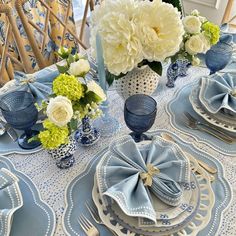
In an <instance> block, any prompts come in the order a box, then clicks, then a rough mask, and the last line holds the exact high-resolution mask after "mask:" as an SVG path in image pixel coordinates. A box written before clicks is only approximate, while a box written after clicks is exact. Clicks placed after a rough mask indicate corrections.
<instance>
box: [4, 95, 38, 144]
mask: <svg viewBox="0 0 236 236" xmlns="http://www.w3.org/2000/svg"><path fill="white" fill-rule="evenodd" d="M34 103H35V99H34V97H33V95H32V94H31V93H29V92H26V91H14V92H11V93H8V94H6V95H4V96H3V97H2V98H1V101H0V109H1V111H2V115H3V117H4V118H5V120H6V122H7V123H8V124H9V125H10V126H12V127H13V128H14V129H18V130H24V133H23V134H22V135H21V136H20V137H19V138H18V144H19V146H20V147H21V148H23V149H33V148H36V147H38V146H39V145H40V142H38V141H32V142H29V139H30V138H32V137H33V136H35V135H37V134H38V131H35V130H31V127H32V126H33V125H34V124H35V123H36V121H37V119H38V110H37V109H36V107H35V105H34Z"/></svg>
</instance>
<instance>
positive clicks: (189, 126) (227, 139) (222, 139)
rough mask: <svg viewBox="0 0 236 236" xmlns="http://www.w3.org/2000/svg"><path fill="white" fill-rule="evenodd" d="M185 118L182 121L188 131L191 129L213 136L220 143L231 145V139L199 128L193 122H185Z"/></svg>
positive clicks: (204, 128) (201, 127)
mask: <svg viewBox="0 0 236 236" xmlns="http://www.w3.org/2000/svg"><path fill="white" fill-rule="evenodd" d="M186 118H187V117H186V116H184V120H183V123H184V125H185V126H186V127H188V128H190V129H193V130H200V131H204V132H206V133H208V134H210V135H212V136H214V137H215V138H217V139H220V140H221V141H223V142H225V143H228V144H232V143H233V140H232V139H229V138H227V137H225V136H223V135H222V134H220V133H218V132H216V131H214V130H211V129H208V128H206V127H203V126H200V125H197V124H196V123H195V122H193V121H191V120H189V119H188V118H187V120H186Z"/></svg>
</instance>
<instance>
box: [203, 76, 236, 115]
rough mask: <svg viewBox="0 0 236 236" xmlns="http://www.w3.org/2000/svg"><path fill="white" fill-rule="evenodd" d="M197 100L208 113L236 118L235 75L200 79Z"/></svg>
mask: <svg viewBox="0 0 236 236" xmlns="http://www.w3.org/2000/svg"><path fill="white" fill-rule="evenodd" d="M199 100H200V102H201V104H202V105H203V107H204V108H205V109H206V110H207V111H208V112H210V113H213V114H216V113H218V112H220V111H221V112H226V113H229V114H230V115H233V116H236V73H235V74H233V73H231V74H230V73H225V74H214V75H212V76H209V77H202V78H201V80H200V92H199Z"/></svg>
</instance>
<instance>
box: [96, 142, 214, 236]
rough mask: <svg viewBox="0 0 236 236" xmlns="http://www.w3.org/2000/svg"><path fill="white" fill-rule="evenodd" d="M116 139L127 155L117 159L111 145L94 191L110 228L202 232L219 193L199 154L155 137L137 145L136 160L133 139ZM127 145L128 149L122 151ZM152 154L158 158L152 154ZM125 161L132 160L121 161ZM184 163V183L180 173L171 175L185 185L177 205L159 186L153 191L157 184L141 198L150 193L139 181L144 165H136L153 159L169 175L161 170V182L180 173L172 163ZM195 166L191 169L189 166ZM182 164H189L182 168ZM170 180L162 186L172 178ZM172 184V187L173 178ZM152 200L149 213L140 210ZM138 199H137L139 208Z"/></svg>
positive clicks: (155, 232) (140, 231) (119, 231)
mask: <svg viewBox="0 0 236 236" xmlns="http://www.w3.org/2000/svg"><path fill="white" fill-rule="evenodd" d="M117 142H118V143H115V146H118V147H119V148H120V150H126V151H122V152H120V154H122V155H123V156H120V157H118V156H117V152H116V153H115V152H114V149H115V148H114V147H110V148H109V150H108V151H107V152H106V154H105V155H103V157H102V159H101V160H100V161H99V164H98V165H97V168H96V173H95V176H94V187H93V192H92V197H93V200H94V202H95V204H96V206H97V208H98V211H99V215H100V217H101V219H102V221H103V222H104V224H105V225H106V226H107V227H109V228H110V229H111V230H113V231H115V232H116V233H117V234H118V235H120V236H123V235H151V236H156V235H158V236H159V235H171V234H174V233H177V234H178V233H181V235H197V234H198V232H199V231H201V230H202V229H204V228H205V227H206V226H207V224H208V223H209V221H210V219H211V211H212V209H213V206H214V204H215V197H214V192H213V190H212V187H211V181H210V179H209V175H208V174H207V173H206V172H205V171H204V170H203V169H201V168H200V167H199V166H198V163H197V162H196V160H195V158H194V157H192V156H191V155H190V154H189V153H186V152H183V151H182V150H181V148H180V147H179V146H178V145H177V144H175V143H173V142H169V141H166V140H164V139H162V138H161V137H156V139H155V140H153V141H143V142H141V143H139V144H137V149H138V152H139V154H140V156H138V155H137V161H136V162H135V164H134V163H132V160H134V159H135V158H134V157H130V155H131V154H133V153H135V152H133V151H132V150H133V149H135V148H134V146H133V144H131V143H132V141H131V140H129V139H128V138H125V140H122V141H121V142H120V141H119V140H118V141H117ZM124 145H125V149H123V147H124ZM111 146H113V145H111ZM127 150H128V151H127ZM153 155H154V159H152V157H151V156H153ZM170 156H171V158H172V159H170ZM173 156H174V157H173ZM130 159H131V160H130ZM140 159H141V162H140ZM120 160H126V161H127V162H125V164H124V165H121V162H120ZM179 162H180V163H181V167H180V172H181V174H184V176H185V177H186V178H182V181H181V180H180V179H181V178H180V176H178V177H177V174H176V179H172V182H175V183H176V184H177V186H179V187H180V192H181V196H180V197H179V201H178V204H175V205H170V204H169V202H167V201H163V198H162V197H161V196H160V195H158V194H156V192H155V191H154V190H155V189H154V190H153V189H152V188H154V187H153V186H146V187H145V191H147V196H149V199H145V201H142V200H143V199H144V196H145V193H144V192H143V190H142V191H140V189H141V187H140V181H141V182H142V180H140V177H138V176H139V175H137V173H136V170H137V168H138V171H141V169H142V168H141V169H139V167H137V165H139V163H141V165H142V164H143V163H153V165H154V166H156V167H157V168H160V169H159V170H160V173H164V174H165V175H163V176H165V177H163V176H160V175H161V174H160V175H158V174H157V176H156V177H153V176H152V178H153V181H155V178H157V179H158V178H159V180H158V181H160V182H162V181H163V179H165V178H166V179H169V178H170V179H171V178H172V177H173V176H175V174H173V173H176V170H174V169H171V168H174V167H173V166H174V165H178V163H179ZM136 164H137V165H136ZM190 164H191V165H190ZM164 166H165V167H164ZM190 166H191V168H189V169H188V167H190ZM182 167H184V168H183V169H181V168H182ZM165 168H166V169H165ZM168 168H170V171H168ZM178 168H179V167H178ZM111 172H112V173H111ZM182 172H183V173H182ZM168 175H169V176H168ZM187 176H188V177H189V178H188V177H187ZM122 179H123V180H122ZM133 180H136V181H133ZM165 181H166V180H164V181H163V182H162V184H165V183H167V182H168V181H166V182H165ZM127 184H128V185H127ZM172 184H173V183H172ZM143 185H144V184H143ZM153 185H155V183H154V184H153ZM167 185H168V186H169V187H170V188H171V186H170V185H171V184H170V182H168V183H167ZM161 188H162V187H160V189H161ZM129 193H130V195H129ZM135 194H137V195H138V196H135ZM149 200H150V202H151V205H152V206H151V207H150V209H148V211H147V212H145V210H143V212H142V211H140V210H139V211H137V209H145V208H147V206H146V204H147V201H149ZM134 202H136V203H137V202H138V204H137V206H136V207H135V208H134V205H135V204H134ZM152 209H154V211H155V220H154V221H153V220H150V217H149V215H148V213H150V215H151V212H152ZM137 212H138V213H137ZM145 213H146V214H145Z"/></svg>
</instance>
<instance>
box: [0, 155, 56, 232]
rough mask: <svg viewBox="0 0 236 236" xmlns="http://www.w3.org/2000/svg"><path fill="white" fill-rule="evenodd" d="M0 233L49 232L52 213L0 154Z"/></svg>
mask: <svg viewBox="0 0 236 236" xmlns="http://www.w3.org/2000/svg"><path fill="white" fill-rule="evenodd" d="M0 179H1V185H0V235H2V236H8V235H12V236H14V235H15V236H25V235H48V236H49V235H53V233H54V231H55V227H56V215H55V212H54V211H53V209H52V208H51V207H50V206H49V205H48V204H47V203H46V202H45V201H44V200H42V198H41V195H40V193H39V190H38V188H37V187H36V186H35V185H34V183H33V181H32V180H31V179H30V178H29V177H27V176H26V175H25V174H23V173H22V172H20V171H18V170H16V169H15V167H14V165H13V164H12V162H11V161H10V160H9V159H7V158H6V157H3V156H0Z"/></svg>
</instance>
